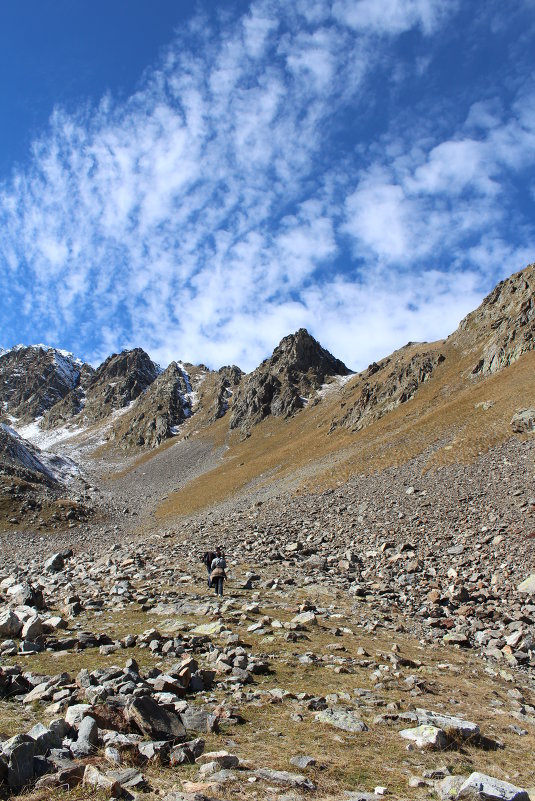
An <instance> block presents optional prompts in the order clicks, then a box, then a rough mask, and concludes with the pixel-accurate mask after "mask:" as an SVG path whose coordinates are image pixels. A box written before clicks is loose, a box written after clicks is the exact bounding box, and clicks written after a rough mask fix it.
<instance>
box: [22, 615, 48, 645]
mask: <svg viewBox="0 0 535 801" xmlns="http://www.w3.org/2000/svg"><path fill="white" fill-rule="evenodd" d="M42 633H43V621H42V618H41V617H40V616H39V615H32V617H30V618H28V620H27V621H26V623H25V624H24V625H23V627H22V631H21V637H23V638H24V639H25V640H34V639H35V638H36V637H40V636H41V635H42Z"/></svg>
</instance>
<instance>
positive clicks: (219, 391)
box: [208, 364, 244, 423]
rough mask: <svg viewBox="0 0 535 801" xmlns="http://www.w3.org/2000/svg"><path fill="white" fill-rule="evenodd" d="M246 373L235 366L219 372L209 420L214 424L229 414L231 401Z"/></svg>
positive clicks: (224, 368) (223, 368)
mask: <svg viewBox="0 0 535 801" xmlns="http://www.w3.org/2000/svg"><path fill="white" fill-rule="evenodd" d="M243 376H244V373H243V372H242V370H240V368H239V367H236V365H235V364H233V365H232V366H230V367H229V366H227V367H222V368H221V369H220V370H218V372H217V382H216V392H215V400H214V403H213V404H212V405H211V407H210V411H209V415H208V420H209V422H210V423H214V422H215V421H216V420H218V419H219V418H220V417H224V415H225V414H226V413H227V412H228V409H229V404H230V400H231V398H232V396H233V394H234V391H235V388H236V387H237V386H239V384H240V381H241V380H242V378H243Z"/></svg>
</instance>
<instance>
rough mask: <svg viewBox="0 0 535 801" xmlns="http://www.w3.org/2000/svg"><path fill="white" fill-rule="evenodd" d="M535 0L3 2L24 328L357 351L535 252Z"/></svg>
mask: <svg viewBox="0 0 535 801" xmlns="http://www.w3.org/2000/svg"><path fill="white" fill-rule="evenodd" d="M534 32H535V2H534V0H511V1H510V2H508V3H506V4H504V3H503V2H495V0H486V1H485V2H484V3H480V2H466V0H463V1H462V2H461V0H331V2H327V1H326V0H294V2H292V3H288V2H282V0H256V2H252V3H246V2H241V3H230V2H222V3H221V2H219V3H218V4H215V3H207V2H205V3H203V2H199V3H197V4H196V5H193V4H185V3H178V2H171V1H170V0H154V2H151V3H150V5H149V3H148V2H146V0H143V1H142V0H106V2H103V0H96V1H95V0H93V2H92V3H85V2H82V0H21V2H18V3H16V4H15V3H12V4H9V3H3V4H1V5H0V71H1V74H2V77H3V80H2V81H1V83H0V115H1V119H0V292H1V295H2V306H1V317H0V345H1V346H3V347H10V346H12V345H14V344H17V343H19V342H23V343H30V342H44V343H46V344H49V345H54V346H57V347H61V348H66V349H68V350H71V351H73V352H74V353H75V354H76V355H77V356H80V357H82V358H84V359H85V360H87V361H90V362H92V363H93V364H98V363H99V362H100V361H102V360H103V359H104V358H105V357H106V356H108V355H109V354H110V353H112V352H117V351H119V350H122V349H124V348H130V347H136V346H141V347H143V348H145V349H146V350H147V351H148V352H149V353H150V355H151V356H152V358H154V359H155V360H156V361H158V362H160V363H161V364H163V365H166V364H167V363H169V361H171V360H172V359H183V360H186V361H192V362H201V361H202V362H204V363H206V364H208V365H209V366H211V367H215V368H217V367H220V366H221V365H223V364H228V363H236V364H238V365H239V366H241V367H242V368H243V369H246V370H250V369H253V368H254V367H255V366H256V365H257V364H258V363H259V362H260V361H261V360H262V359H263V358H265V357H266V356H267V355H269V353H270V352H271V351H272V349H273V348H274V346H275V345H276V344H277V343H278V341H279V340H280V339H281V338H282V337H283V336H285V335H286V334H288V333H291V332H292V331H295V330H297V329H298V328H300V327H302V326H304V327H306V328H308V329H309V331H310V332H311V333H312V334H313V335H314V336H315V337H316V338H317V339H319V340H320V342H321V343H322V344H323V345H324V346H325V347H327V348H328V349H329V350H331V351H332V352H333V353H334V354H335V355H336V356H337V357H339V358H342V359H343V360H344V361H345V362H346V363H347V364H348V365H349V366H351V367H353V368H355V369H361V368H362V367H365V366H366V365H367V364H368V363H369V362H371V361H372V360H374V359H378V358H381V357H382V356H386V355H388V354H389V353H390V352H391V351H392V350H394V349H395V348H397V347H400V346H401V345H403V344H405V343H406V342H407V341H409V340H428V341H430V340H434V339H437V338H441V337H444V336H446V335H447V334H449V333H451V331H453V330H454V329H455V327H456V326H457V324H458V323H459V321H460V319H461V318H462V317H463V316H464V315H465V314H466V313H468V312H469V311H470V310H472V309H473V308H475V306H477V305H478V303H479V302H480V300H481V299H482V297H483V296H484V295H485V294H486V293H487V292H488V291H490V289H492V287H493V286H494V285H495V284H496V283H497V281H499V280H501V279H502V278H504V277H506V276H507V275H510V274H511V273H513V272H516V271H517V270H519V269H522V268H523V267H524V266H525V265H526V264H528V263H530V262H532V261H534V259H535V256H534V252H533V241H534V238H533V233H534V223H533V220H534V214H533V212H534V205H535V190H534V186H535V184H534V177H535V166H534V163H535V85H534V81H533V74H534V66H535V47H534V38H535V37H534Z"/></svg>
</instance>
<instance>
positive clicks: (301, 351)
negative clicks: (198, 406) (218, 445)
mask: <svg viewBox="0 0 535 801" xmlns="http://www.w3.org/2000/svg"><path fill="white" fill-rule="evenodd" d="M350 373H351V370H349V369H348V368H347V367H346V365H345V364H344V363H343V362H341V361H339V360H338V359H335V357H334V356H332V355H331V354H330V353H329V352H328V351H327V350H325V348H322V347H321V345H320V344H319V342H317V341H316V340H315V339H314V337H312V336H311V335H310V334H309V333H308V331H306V330H305V329H304V328H301V329H300V330H299V331H297V332H296V333H295V334H291V335H290V336H287V337H284V339H283V340H282V341H281V343H280V344H279V345H278V347H276V348H275V350H274V351H273V355H272V356H271V357H270V358H269V359H266V360H265V361H263V362H262V364H261V365H260V367H258V368H257V369H256V370H254V372H252V373H251V374H250V375H248V376H247V377H246V378H245V379H244V381H243V382H242V384H241V386H240V387H239V389H238V390H237V392H236V396H235V400H234V403H233V405H232V417H231V420H230V427H231V428H240V429H241V431H242V433H244V434H247V433H248V432H249V431H250V429H251V428H252V427H253V426H255V425H257V424H258V423H260V422H261V421H262V420H264V419H265V418H266V417H269V416H273V417H282V418H287V417H291V416H292V415H293V414H295V413H296V412H298V411H300V410H301V409H302V408H303V407H304V406H305V405H306V402H307V400H308V398H309V397H310V395H311V394H313V393H314V392H315V391H316V390H318V389H319V388H320V387H321V386H322V384H324V383H325V381H326V379H327V378H328V377H332V376H346V375H349V374H350Z"/></svg>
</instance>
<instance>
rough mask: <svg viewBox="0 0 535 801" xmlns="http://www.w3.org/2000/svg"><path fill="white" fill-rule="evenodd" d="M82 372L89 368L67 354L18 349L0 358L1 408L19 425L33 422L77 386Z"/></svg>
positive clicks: (41, 348) (39, 348) (36, 347)
mask: <svg viewBox="0 0 535 801" xmlns="http://www.w3.org/2000/svg"><path fill="white" fill-rule="evenodd" d="M82 370H85V371H86V372H88V371H92V368H91V367H89V365H84V364H83V362H82V361H80V359H76V358H75V357H74V356H73V355H72V354H71V353H67V351H63V350H57V349H56V348H49V347H46V346H44V345H29V346H28V347H24V346H17V347H16V348H13V349H12V350H9V351H6V352H4V353H3V354H0V407H2V408H3V411H4V412H7V413H8V414H9V415H12V416H13V417H16V418H18V421H19V423H21V424H24V423H29V422H32V421H33V420H35V419H36V418H37V417H40V416H41V415H43V414H44V413H45V412H46V411H47V410H48V409H50V408H52V406H54V405H55V404H56V403H57V402H58V401H61V400H62V399H63V398H65V397H66V396H67V395H68V394H69V393H70V392H71V391H72V390H74V389H75V388H76V387H77V386H78V384H79V381H80V375H81V373H82Z"/></svg>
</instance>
